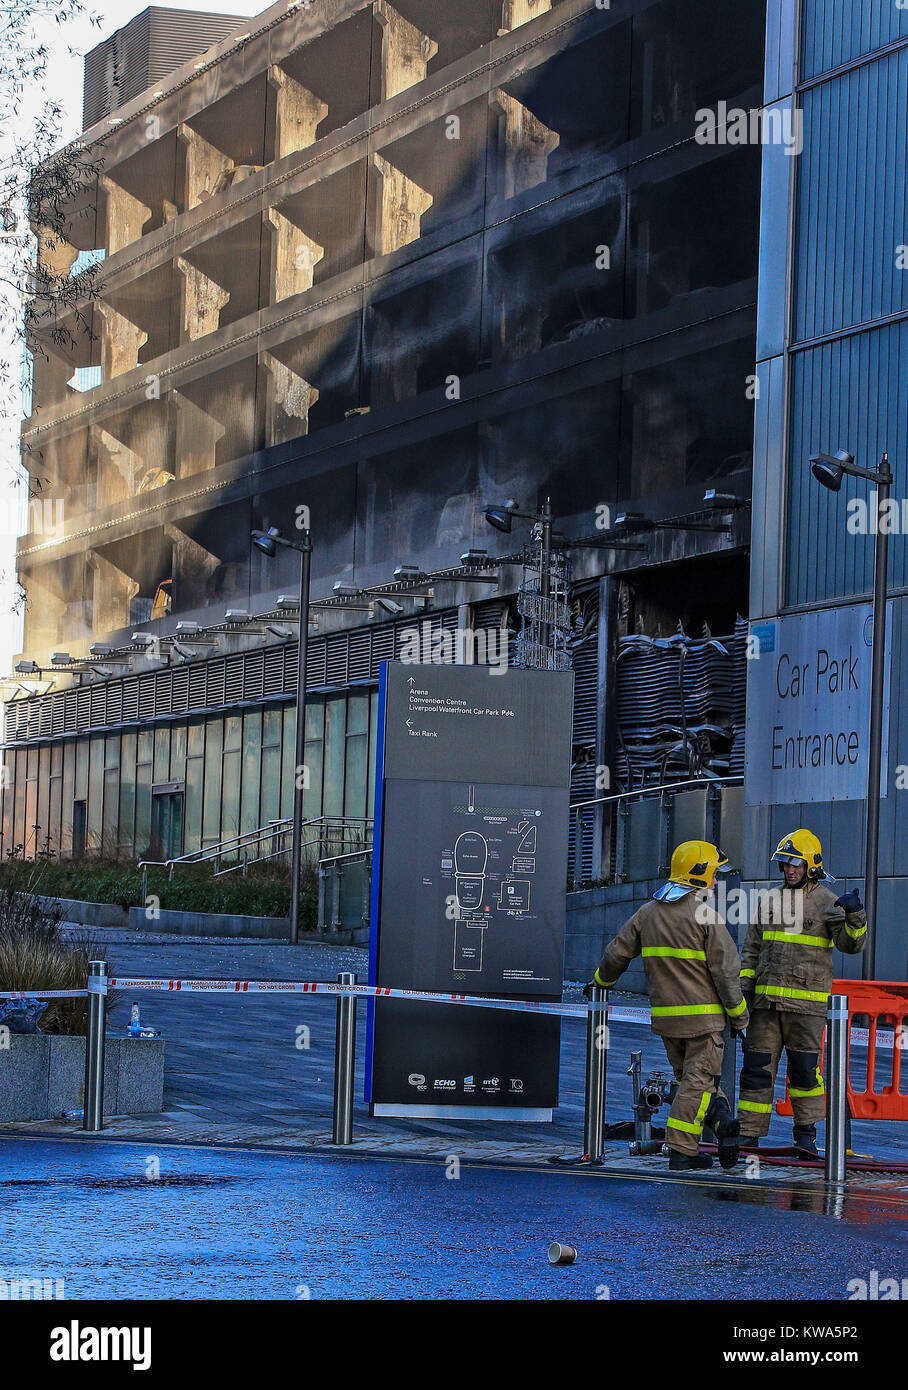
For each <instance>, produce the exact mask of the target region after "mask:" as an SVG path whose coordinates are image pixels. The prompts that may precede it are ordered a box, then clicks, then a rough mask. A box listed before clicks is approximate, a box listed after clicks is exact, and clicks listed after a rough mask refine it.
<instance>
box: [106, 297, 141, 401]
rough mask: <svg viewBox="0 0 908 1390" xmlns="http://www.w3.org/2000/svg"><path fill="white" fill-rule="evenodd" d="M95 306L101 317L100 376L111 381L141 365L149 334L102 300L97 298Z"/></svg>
mask: <svg viewBox="0 0 908 1390" xmlns="http://www.w3.org/2000/svg"><path fill="white" fill-rule="evenodd" d="M95 308H96V309H97V311H98V316H99V318H100V320H101V379H102V380H103V381H112V380H113V378H114V377H115V376H120V375H121V374H122V373H123V372H131V371H132V369H133V367H137V366H138V365H139V352H140V351H141V349H142V348H143V347H144V346H145V344H146V343H147V342H148V334H147V333H145V332H144V331H143V330H142V329H141V328H139V327H138V325H137V324H134V323H133V322H132V320H131V319H128V318H126V317H125V315H123V314H121V313H120V312H119V311H118V310H117V309H115V308H114V307H113V305H111V304H107V303H105V301H104V300H103V299H99V300H97V302H96V304H95Z"/></svg>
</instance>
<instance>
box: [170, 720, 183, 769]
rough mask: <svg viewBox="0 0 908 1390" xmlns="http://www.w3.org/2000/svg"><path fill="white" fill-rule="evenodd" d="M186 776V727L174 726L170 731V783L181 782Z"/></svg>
mask: <svg viewBox="0 0 908 1390" xmlns="http://www.w3.org/2000/svg"><path fill="white" fill-rule="evenodd" d="M185 776H186V725H185V724H174V725H172V726H171V731H170V781H171V782H182V780H183V778H184V777H185Z"/></svg>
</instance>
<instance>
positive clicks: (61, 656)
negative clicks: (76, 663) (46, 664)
mask: <svg viewBox="0 0 908 1390" xmlns="http://www.w3.org/2000/svg"><path fill="white" fill-rule="evenodd" d="M51 662H52V663H53V665H54V666H71V665H72V664H73V659H72V657H71V656H70V654H69V652H54V654H53V656H52V657H51Z"/></svg>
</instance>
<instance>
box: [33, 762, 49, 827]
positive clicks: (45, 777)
mask: <svg viewBox="0 0 908 1390" xmlns="http://www.w3.org/2000/svg"><path fill="white" fill-rule="evenodd" d="M37 821H38V826H39V829H38V831H37V832H36V841H35V843H36V848H37V850H38V852H40V853H44V852H46V851H47V850H49V849H50V747H49V745H48V744H45V745H44V747H43V748H41V749H39V752H38V806H37Z"/></svg>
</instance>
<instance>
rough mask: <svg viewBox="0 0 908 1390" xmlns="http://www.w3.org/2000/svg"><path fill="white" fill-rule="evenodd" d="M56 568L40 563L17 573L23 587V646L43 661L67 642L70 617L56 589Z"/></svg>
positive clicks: (63, 600) (57, 577)
mask: <svg viewBox="0 0 908 1390" xmlns="http://www.w3.org/2000/svg"><path fill="white" fill-rule="evenodd" d="M55 571H56V566H51V565H41V566H39V567H38V568H37V569H35V570H26V571H25V572H24V573H22V574H20V576H19V580H20V583H21V584H22V587H23V588H24V590H25V629H24V634H23V639H22V640H23V650H24V651H26V652H27V653H28V655H29V657H32V658H34V657H38V658H39V659H41V660H44V661H47V660H48V659H49V658H50V657H51V655H52V654H53V653H54V652H55V651H59V650H60V646H61V643H62V642H63V641H64V640H65V641H66V642H69V640H70V624H71V622H72V621H73V620H72V617H71V616H70V615H69V614H68V612H67V603H66V599H65V598H64V597H63V596H62V595H61V594H60V593H58V592H57V587H56V586H57V585H58V584H59V582H60V575H59V571H57V572H56V573H55ZM67 650H68V648H67Z"/></svg>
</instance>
